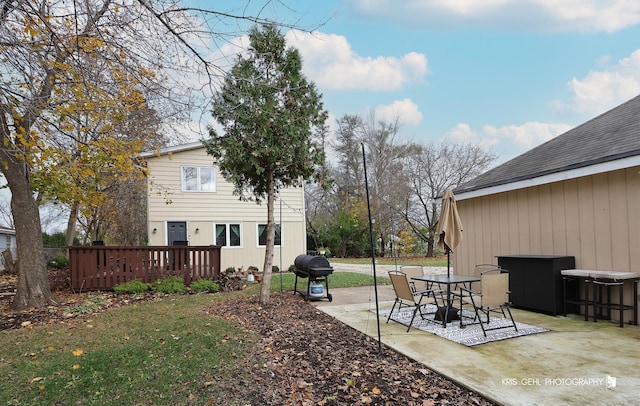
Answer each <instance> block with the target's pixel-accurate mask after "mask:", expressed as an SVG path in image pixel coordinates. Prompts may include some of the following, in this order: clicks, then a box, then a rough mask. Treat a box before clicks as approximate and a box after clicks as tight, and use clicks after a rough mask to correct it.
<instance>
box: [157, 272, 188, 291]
mask: <svg viewBox="0 0 640 406" xmlns="http://www.w3.org/2000/svg"><path fill="white" fill-rule="evenodd" d="M152 289H153V290H154V291H156V292H160V293H179V292H184V290H185V286H184V281H183V280H182V277H181V276H167V277H165V278H161V279H158V280H157V281H156V282H155V283H154V284H153V287H152Z"/></svg>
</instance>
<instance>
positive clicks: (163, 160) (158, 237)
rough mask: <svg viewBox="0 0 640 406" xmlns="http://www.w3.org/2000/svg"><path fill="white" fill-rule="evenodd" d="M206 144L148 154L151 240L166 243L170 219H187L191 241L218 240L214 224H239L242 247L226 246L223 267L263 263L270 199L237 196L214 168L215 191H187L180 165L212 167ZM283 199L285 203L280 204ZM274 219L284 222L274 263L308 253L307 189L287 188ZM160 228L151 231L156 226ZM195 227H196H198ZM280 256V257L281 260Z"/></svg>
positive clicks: (283, 264) (153, 243)
mask: <svg viewBox="0 0 640 406" xmlns="http://www.w3.org/2000/svg"><path fill="white" fill-rule="evenodd" d="M212 162H213V161H212V158H211V157H210V156H209V155H207V154H206V150H205V149H204V148H195V149H189V150H184V151H179V152H173V153H169V154H162V155H154V156H149V157H147V165H148V168H149V173H150V175H149V178H148V190H149V191H148V218H149V242H150V244H152V245H165V244H167V231H166V226H167V222H170V221H185V222H186V223H187V240H188V241H189V244H190V245H209V244H213V241H214V224H216V223H217V224H240V225H241V237H242V240H241V247H222V250H221V268H222V269H223V270H224V269H226V268H228V267H236V268H238V267H240V266H242V267H244V269H245V270H246V269H247V267H249V266H251V265H253V266H257V267H258V268H260V269H261V268H262V266H263V263H264V254H265V248H264V247H259V246H258V237H257V224H266V222H267V206H266V201H264V202H263V203H262V204H261V205H258V204H256V203H255V202H253V201H249V202H245V201H241V200H239V198H238V196H235V195H234V194H233V185H232V184H231V183H228V182H226V181H225V180H224V178H223V177H222V175H221V174H220V173H219V172H218V170H217V168H214V170H215V181H216V182H215V183H216V189H215V192H183V191H182V190H181V167H183V166H196V167H213V166H214V165H213V163H212ZM280 202H283V203H282V205H281V204H280ZM275 221H276V223H278V224H280V223H281V224H282V238H283V242H282V247H281V248H280V247H279V246H276V247H275V250H274V259H273V264H274V265H278V266H280V265H281V264H282V266H283V267H284V268H285V269H286V268H288V267H289V265H291V264H293V260H294V259H295V257H296V256H297V255H299V254H301V253H305V252H306V228H305V217H304V190H303V188H302V187H296V188H287V189H283V190H281V192H280V195H279V198H278V200H276V204H275ZM154 229H155V230H156V231H155V232H153V230H154ZM196 229H197V230H198V231H197V232H196ZM280 256H282V260H280Z"/></svg>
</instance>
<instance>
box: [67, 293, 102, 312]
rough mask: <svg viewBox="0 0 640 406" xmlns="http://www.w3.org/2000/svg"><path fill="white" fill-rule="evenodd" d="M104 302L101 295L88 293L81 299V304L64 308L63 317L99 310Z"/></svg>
mask: <svg viewBox="0 0 640 406" xmlns="http://www.w3.org/2000/svg"><path fill="white" fill-rule="evenodd" d="M106 304H107V302H106V301H105V300H104V297H102V296H101V295H89V296H86V297H85V298H84V299H83V300H82V303H81V304H79V305H76V306H73V307H67V308H65V309H64V312H63V314H64V316H65V317H73V316H77V315H80V314H92V313H96V312H98V311H100V309H102V306H104V305H106Z"/></svg>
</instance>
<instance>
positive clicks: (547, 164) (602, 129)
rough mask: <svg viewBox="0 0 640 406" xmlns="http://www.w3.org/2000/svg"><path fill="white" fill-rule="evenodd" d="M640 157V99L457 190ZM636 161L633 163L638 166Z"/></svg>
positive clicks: (456, 191) (553, 140) (460, 191)
mask: <svg viewBox="0 0 640 406" xmlns="http://www.w3.org/2000/svg"><path fill="white" fill-rule="evenodd" d="M629 157H640V96H636V97H634V98H633V99H631V100H629V101H627V102H625V103H623V104H621V105H619V106H618V107H615V108H613V109H611V110H609V111H607V112H606V113H603V114H601V115H599V116H597V117H595V118H593V119H591V120H589V121H587V122H586V123H584V124H581V125H579V126H577V127H575V128H573V129H571V130H569V131H567V132H566V133H564V134H561V135H559V136H557V137H555V138H553V139H551V140H549V141H547V142H545V143H544V144H541V145H539V146H537V147H536V148H533V149H531V150H529V151H527V152H525V153H524V154H522V155H519V156H517V157H515V158H513V159H512V160H510V161H508V162H505V163H504V164H502V165H500V166H497V167H495V168H493V169H490V170H489V171H487V172H485V173H483V174H482V175H480V176H478V177H477V178H475V179H473V180H471V181H469V182H466V183H464V184H462V185H460V186H459V187H457V188H456V189H455V190H454V193H455V194H456V196H458V195H460V194H463V193H468V192H472V191H478V190H481V189H486V188H491V187H496V186H500V185H507V184H512V183H517V182H521V183H522V182H525V183H526V181H527V180H532V179H534V178H541V177H545V176H548V175H551V174H558V173H561V172H567V171H571V170H576V169H579V168H585V167H590V166H594V165H598V164H603V163H606V162H611V161H617V160H622V159H625V158H629ZM635 161H636V160H633V162H635Z"/></svg>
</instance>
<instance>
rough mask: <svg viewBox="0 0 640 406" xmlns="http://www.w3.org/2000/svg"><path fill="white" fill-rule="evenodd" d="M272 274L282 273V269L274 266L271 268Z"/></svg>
mask: <svg viewBox="0 0 640 406" xmlns="http://www.w3.org/2000/svg"><path fill="white" fill-rule="evenodd" d="M271 272H272V273H278V272H280V267H279V266H278V265H272V266H271Z"/></svg>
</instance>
